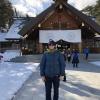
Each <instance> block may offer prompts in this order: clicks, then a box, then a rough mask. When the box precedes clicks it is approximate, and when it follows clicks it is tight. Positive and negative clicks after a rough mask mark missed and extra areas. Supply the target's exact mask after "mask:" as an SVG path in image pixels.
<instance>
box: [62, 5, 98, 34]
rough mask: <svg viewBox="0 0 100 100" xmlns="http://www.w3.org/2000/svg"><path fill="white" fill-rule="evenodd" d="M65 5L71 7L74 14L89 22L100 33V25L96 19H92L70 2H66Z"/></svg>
mask: <svg viewBox="0 0 100 100" xmlns="http://www.w3.org/2000/svg"><path fill="white" fill-rule="evenodd" d="M64 5H65V6H66V7H67V9H69V10H70V11H71V12H72V13H73V14H75V15H77V16H78V17H79V18H80V19H81V20H82V21H83V22H85V23H86V24H88V25H89V26H90V27H91V28H93V30H94V31H96V32H97V33H100V25H98V24H97V23H96V22H95V21H94V20H92V19H91V18H90V17H89V16H87V15H85V14H83V13H82V12H81V11H79V10H77V9H76V8H74V7H73V6H71V5H70V4H68V3H67V4H65V3H64Z"/></svg>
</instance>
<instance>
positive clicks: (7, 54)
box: [0, 50, 20, 61]
mask: <svg viewBox="0 0 100 100" xmlns="http://www.w3.org/2000/svg"><path fill="white" fill-rule="evenodd" d="M0 55H2V56H3V59H2V60H3V61H9V60H10V59H12V58H15V57H17V56H20V50H7V51H6V52H4V53H0Z"/></svg>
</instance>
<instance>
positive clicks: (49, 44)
mask: <svg viewBox="0 0 100 100" xmlns="http://www.w3.org/2000/svg"><path fill="white" fill-rule="evenodd" d="M55 45H56V43H55V42H54V41H53V40H50V41H49V43H48V47H49V49H50V50H53V49H55Z"/></svg>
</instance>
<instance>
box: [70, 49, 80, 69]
mask: <svg viewBox="0 0 100 100" xmlns="http://www.w3.org/2000/svg"><path fill="white" fill-rule="evenodd" d="M78 54H79V52H78V51H77V50H75V51H74V52H73V54H72V55H73V58H72V64H73V68H75V67H76V68H78V63H79V57H78Z"/></svg>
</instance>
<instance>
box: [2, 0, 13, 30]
mask: <svg viewBox="0 0 100 100" xmlns="http://www.w3.org/2000/svg"><path fill="white" fill-rule="evenodd" d="M12 19H13V9H12V5H11V3H10V2H9V0H0V29H2V28H6V27H7V26H8V27H10V25H11V23H12Z"/></svg>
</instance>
